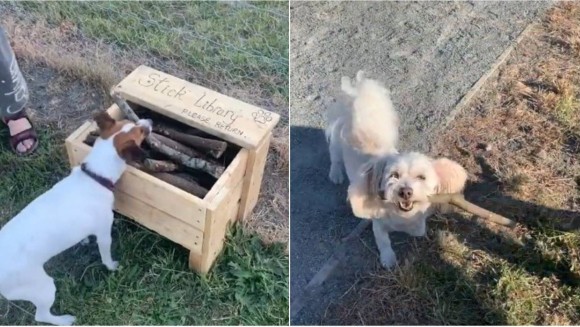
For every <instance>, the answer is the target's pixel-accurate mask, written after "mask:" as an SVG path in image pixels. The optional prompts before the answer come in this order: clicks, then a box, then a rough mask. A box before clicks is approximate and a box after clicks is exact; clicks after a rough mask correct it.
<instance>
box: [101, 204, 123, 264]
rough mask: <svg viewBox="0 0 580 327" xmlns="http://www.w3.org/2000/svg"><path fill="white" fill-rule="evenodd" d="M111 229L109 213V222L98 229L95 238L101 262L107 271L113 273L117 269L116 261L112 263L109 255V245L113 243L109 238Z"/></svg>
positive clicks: (111, 222) (111, 221) (111, 223)
mask: <svg viewBox="0 0 580 327" xmlns="http://www.w3.org/2000/svg"><path fill="white" fill-rule="evenodd" d="M112 227H113V213H112V212H111V217H110V222H109V223H104V224H102V225H101V226H100V227H99V230H98V232H97V233H96V236H97V245H98V246H99V253H100V254H101V260H102V261H103V264H104V265H105V266H106V267H107V269H109V270H111V271H114V270H117V268H118V267H119V263H118V262H117V261H113V257H112V255H111V244H112V243H113V238H112V237H111V232H112Z"/></svg>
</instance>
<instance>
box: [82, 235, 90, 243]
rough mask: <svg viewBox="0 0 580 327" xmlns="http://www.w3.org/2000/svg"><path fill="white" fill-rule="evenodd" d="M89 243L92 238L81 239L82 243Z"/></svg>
mask: <svg viewBox="0 0 580 327" xmlns="http://www.w3.org/2000/svg"><path fill="white" fill-rule="evenodd" d="M89 243H91V240H90V239H89V238H88V237H87V238H84V239H83V240H82V241H81V245H89Z"/></svg>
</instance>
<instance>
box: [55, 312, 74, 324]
mask: <svg viewBox="0 0 580 327" xmlns="http://www.w3.org/2000/svg"><path fill="white" fill-rule="evenodd" d="M76 319H77V318H76V317H75V316H71V315H63V316H55V318H54V322H55V325H59V326H72V324H74V323H75V320H76Z"/></svg>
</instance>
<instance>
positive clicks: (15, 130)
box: [4, 111, 38, 156]
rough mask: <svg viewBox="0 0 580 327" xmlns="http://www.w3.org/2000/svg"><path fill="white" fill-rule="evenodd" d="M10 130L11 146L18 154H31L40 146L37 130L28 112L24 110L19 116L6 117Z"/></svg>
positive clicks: (5, 121) (5, 120)
mask: <svg viewBox="0 0 580 327" xmlns="http://www.w3.org/2000/svg"><path fill="white" fill-rule="evenodd" d="M4 123H5V124H6V125H8V129H9V130H10V147H11V148H12V151H14V152H15V153H16V154H18V155H22V156H25V155H29V154H31V153H32V152H34V150H36V148H37V146H38V137H37V135H36V131H35V130H34V127H33V126H32V123H31V121H30V119H29V118H28V116H26V112H25V111H22V112H21V113H20V114H18V115H17V116H14V117H11V118H8V119H4Z"/></svg>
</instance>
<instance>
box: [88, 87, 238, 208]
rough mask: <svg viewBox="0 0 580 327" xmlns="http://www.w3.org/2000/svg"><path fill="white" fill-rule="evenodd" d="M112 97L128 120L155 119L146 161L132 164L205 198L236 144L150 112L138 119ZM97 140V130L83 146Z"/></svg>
mask: <svg viewBox="0 0 580 327" xmlns="http://www.w3.org/2000/svg"><path fill="white" fill-rule="evenodd" d="M112 97H113V100H114V101H115V103H116V104H117V106H119V108H120V109H121V111H122V112H123V113H124V114H125V116H126V118H127V119H129V120H131V121H137V120H138V119H139V118H148V119H151V120H153V132H152V133H151V134H150V135H149V136H148V137H147V139H146V140H145V144H144V145H142V147H143V149H144V150H146V152H147V158H146V159H145V160H144V161H143V162H141V163H137V162H130V163H129V165H131V166H133V167H135V168H137V169H139V170H142V171H144V172H146V173H148V174H151V175H153V176H155V177H156V178H159V179H161V180H163V181H165V182H167V183H169V184H171V185H173V186H175V187H178V188H180V189H182V190H184V191H186V192H189V193H191V194H193V195H196V196H198V197H200V198H203V197H204V196H205V195H206V194H207V193H208V190H209V189H210V188H211V186H212V185H213V184H214V183H215V181H216V180H217V179H218V178H219V177H220V176H221V174H222V173H223V172H224V170H225V168H226V166H227V162H228V161H229V160H228V158H226V157H227V156H226V155H224V154H225V153H226V152H227V151H229V150H234V148H235V145H233V144H229V143H228V142H225V141H223V140H220V139H217V138H215V137H214V136H213V135H209V134H206V133H204V132H202V131H200V130H197V129H194V128H192V127H189V126H185V125H183V124H181V123H179V122H177V121H174V120H171V119H169V118H167V117H165V116H162V115H159V114H157V115H156V114H155V113H153V112H151V111H149V110H142V112H141V111H140V114H141V115H142V116H141V117H138V116H137V115H136V114H135V112H134V111H133V109H132V108H131V107H130V106H129V104H128V103H127V102H126V101H125V100H123V99H122V98H121V97H120V96H119V95H117V94H115V93H114V94H112ZM97 138H98V131H93V132H91V133H89V135H88V136H87V137H86V139H85V141H84V143H86V144H88V145H90V146H92V145H93V144H94V143H95V141H96V140H97ZM229 152H231V151H229Z"/></svg>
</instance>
